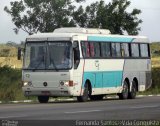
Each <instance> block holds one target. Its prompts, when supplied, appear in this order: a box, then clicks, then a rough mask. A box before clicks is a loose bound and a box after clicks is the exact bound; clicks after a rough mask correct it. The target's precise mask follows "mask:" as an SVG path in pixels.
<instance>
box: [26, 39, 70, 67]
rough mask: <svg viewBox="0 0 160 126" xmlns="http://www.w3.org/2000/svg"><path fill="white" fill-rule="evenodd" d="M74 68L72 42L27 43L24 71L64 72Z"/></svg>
mask: <svg viewBox="0 0 160 126" xmlns="http://www.w3.org/2000/svg"><path fill="white" fill-rule="evenodd" d="M71 67H72V44H71V42H39V43H38V42H36V43H35V42H33V43H32V42H29V43H28V42H27V43H26V47H25V56H24V69H33V70H38V69H40V70H42V69H51V70H64V69H71Z"/></svg>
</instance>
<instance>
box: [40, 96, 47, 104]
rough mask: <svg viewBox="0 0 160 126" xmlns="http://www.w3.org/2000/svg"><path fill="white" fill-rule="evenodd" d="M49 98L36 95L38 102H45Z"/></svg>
mask: <svg viewBox="0 0 160 126" xmlns="http://www.w3.org/2000/svg"><path fill="white" fill-rule="evenodd" d="M48 100H49V96H38V101H39V103H47V102H48Z"/></svg>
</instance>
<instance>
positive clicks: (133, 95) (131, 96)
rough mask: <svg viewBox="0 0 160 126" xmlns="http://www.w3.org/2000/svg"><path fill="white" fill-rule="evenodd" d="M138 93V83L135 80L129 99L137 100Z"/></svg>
mask: <svg viewBox="0 0 160 126" xmlns="http://www.w3.org/2000/svg"><path fill="white" fill-rule="evenodd" d="M136 92H137V86H136V82H135V81H134V80H133V82H132V88H131V91H130V92H129V97H128V98H130V99H135V98H136Z"/></svg>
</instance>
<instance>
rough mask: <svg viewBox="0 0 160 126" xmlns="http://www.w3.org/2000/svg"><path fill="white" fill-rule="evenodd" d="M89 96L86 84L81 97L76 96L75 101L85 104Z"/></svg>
mask: <svg viewBox="0 0 160 126" xmlns="http://www.w3.org/2000/svg"><path fill="white" fill-rule="evenodd" d="M89 95H90V93H89V89H88V83H86V84H85V86H84V91H83V95H82V96H78V97H77V101H79V102H86V101H88V97H89Z"/></svg>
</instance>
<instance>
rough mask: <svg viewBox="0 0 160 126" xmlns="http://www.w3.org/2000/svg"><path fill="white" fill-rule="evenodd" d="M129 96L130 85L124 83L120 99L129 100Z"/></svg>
mask: <svg viewBox="0 0 160 126" xmlns="http://www.w3.org/2000/svg"><path fill="white" fill-rule="evenodd" d="M128 94H129V85H128V83H127V81H124V84H123V90H122V93H120V94H118V96H119V99H127V98H128Z"/></svg>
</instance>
